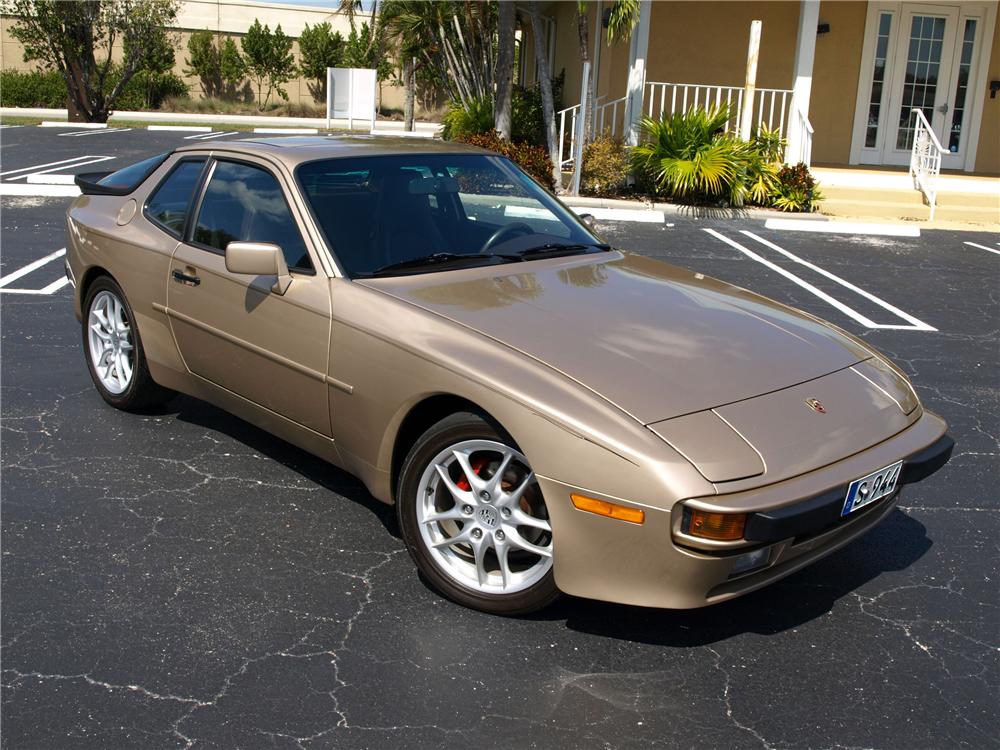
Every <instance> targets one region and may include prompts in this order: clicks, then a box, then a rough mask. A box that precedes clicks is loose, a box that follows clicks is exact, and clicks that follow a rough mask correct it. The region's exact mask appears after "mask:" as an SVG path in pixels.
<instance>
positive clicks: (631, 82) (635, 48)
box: [625, 0, 653, 146]
mask: <svg viewBox="0 0 1000 750" xmlns="http://www.w3.org/2000/svg"><path fill="white" fill-rule="evenodd" d="M652 5H653V4H652V2H651V1H650V0H641V2H640V3H639V22H638V23H637V24H636V25H635V28H634V29H632V40H631V43H630V44H629V69H628V94H627V95H626V99H625V130H626V132H625V135H626V139H627V143H628V145H630V146H635V145H637V144H638V143H639V121H640V120H641V119H642V96H643V93H644V91H645V88H646V55H647V53H648V52H649V17H650V15H651V13H652V10H653V8H652Z"/></svg>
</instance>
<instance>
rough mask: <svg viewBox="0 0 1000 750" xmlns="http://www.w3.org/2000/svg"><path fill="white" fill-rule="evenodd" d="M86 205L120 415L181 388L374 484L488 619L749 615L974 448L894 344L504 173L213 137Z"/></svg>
mask: <svg viewBox="0 0 1000 750" xmlns="http://www.w3.org/2000/svg"><path fill="white" fill-rule="evenodd" d="M77 184H78V185H79V186H80V188H81V193H82V194H81V196H80V197H79V198H77V199H75V200H74V202H73V203H72V205H71V206H70V208H69V211H68V217H67V227H68V236H69V240H68V245H67V255H66V273H67V275H68V277H69V279H70V281H71V282H72V284H73V286H74V289H75V296H74V304H75V312H76V316H77V318H78V319H79V320H80V321H81V323H82V334H83V349H84V353H85V360H86V364H87V367H88V369H89V371H90V375H91V377H92V378H93V381H94V385H95V386H96V388H97V391H98V392H99V393H100V395H101V396H102V397H103V398H104V400H105V401H106V402H107V403H109V404H110V405H112V406H114V407H117V408H119V409H125V410H130V411H132V410H136V411H141V410H143V409H148V408H150V407H152V406H154V405H156V404H157V403H160V402H163V401H165V400H167V399H169V398H170V397H171V396H172V395H173V394H175V393H176V392H182V393H185V394H188V395H190V396H193V397H196V398H198V399H203V400H205V401H208V402H211V403H213V404H215V405H217V406H219V407H221V408H223V409H225V410H228V411H230V412H232V413H233V414H236V415H238V416H239V417H241V418H243V419H245V420H247V421H249V422H251V423H253V424H255V425H258V426H259V427H261V428H262V429H264V430H266V431H268V432H270V433H273V434H274V435H275V436H277V437H279V438H282V439H284V440H287V441H289V442H291V443H293V444H295V445H297V446H300V447H301V448H303V449H305V450H306V451H309V452H311V453H313V454H315V455H317V456H320V457H322V458H323V459H325V460H326V461H328V462H329V463H330V464H333V465H334V466H337V467H341V468H342V469H345V470H346V471H348V472H351V473H353V474H355V475H356V476H358V477H359V478H360V479H361V480H362V481H363V482H364V484H365V485H366V487H367V488H368V490H369V491H370V492H371V494H372V495H374V496H375V497H376V498H378V499H379V500H381V501H384V502H386V503H392V504H395V507H396V509H397V516H398V521H399V527H400V529H401V532H402V536H403V538H404V540H405V544H406V547H407V548H408V550H409V553H410V555H411V556H412V558H413V561H414V563H415V564H416V567H417V568H418V569H419V570H420V572H422V573H423V575H424V577H425V579H426V581H428V582H429V583H430V584H431V585H432V586H433V587H434V588H435V589H437V591H439V592H440V593H441V594H443V595H444V596H446V597H449V598H450V599H452V600H454V601H456V602H459V603H461V604H464V605H467V606H470V607H475V608H478V609H481V610H485V611H489V612H493V613H498V614H508V615H514V614H522V613H526V612H530V611H533V610H536V609H539V608H542V607H545V606H546V605H548V604H550V603H551V602H552V601H554V600H555V599H556V597H558V596H559V594H560V593H566V594H571V595H576V596H580V597H589V598H593V599H601V600H607V601H612V602H623V603H628V604H636V605H645V606H652V607H665V608H693V607H701V606H704V605H708V604H713V603H716V602H721V601H725V600H727V599H731V598H733V597H736V596H739V595H741V594H745V593H747V592H749V591H753V590H754V589H757V588H760V587H761V586H764V585H766V584H768V583H771V582H772V581H775V580H777V579H779V578H782V577H783V576H787V575H788V574H790V573H792V572H793V571H796V570H798V569H800V568H802V567H803V566H806V565H808V564H809V563H811V562H813V561H815V560H817V559H819V558H821V557H823V556H825V555H829V554H830V553H831V552H833V551H834V550H836V549H838V548H840V547H842V546H844V545H845V544H847V543H848V542H850V541H851V540H852V539H855V538H856V537H858V536H859V535H861V534H863V533H865V532H866V531H868V530H869V529H871V528H872V527H873V526H875V525H876V524H878V523H879V521H881V520H882V519H884V518H885V517H886V516H887V515H888V514H889V513H890V512H891V511H892V510H893V508H894V506H895V504H896V502H897V500H898V498H899V495H900V491H901V488H902V487H903V486H904V485H906V484H909V483H912V482H916V481H919V480H920V479H923V478H924V477H926V476H928V475H929V474H931V473H933V472H934V471H936V470H937V469H938V468H940V467H941V466H942V465H943V464H944V463H945V462H946V461H947V460H948V458H949V456H950V454H951V451H952V447H953V441H952V440H951V438H950V437H949V436H948V435H947V427H946V424H945V422H944V421H943V420H942V419H941V418H940V417H938V416H937V415H935V414H933V413H931V412H930V411H927V410H926V409H924V408H923V407H922V406H921V404H920V401H919V400H918V398H917V396H916V394H915V392H914V389H913V387H912V386H911V384H910V382H909V381H908V379H907V377H906V376H905V375H904V374H903V372H902V371H901V370H900V369H899V368H898V367H896V366H895V365H893V364H892V363H891V362H890V361H888V360H887V359H886V358H885V357H883V356H882V355H880V354H879V353H878V352H876V351H875V350H874V349H872V348H871V347H870V346H869V345H868V344H866V343H864V342H863V341H861V340H859V339H857V338H855V337H853V336H851V335H849V334H847V333H846V332H844V331H842V330H840V329H839V328H836V327H835V326H832V325H830V324H828V323H824V322H823V321H821V320H819V319H817V318H815V317H813V316H811V315H808V314H806V313H803V312H799V311H797V310H794V309H792V308H790V307H787V306H785V305H782V304H779V303H777V302H774V301H771V300H769V299H766V298H764V297H762V296H760V295H758V294H755V293H753V292H751V291H747V290H745V289H741V288H738V287H735V286H732V285H730V284H727V283H724V282H722V281H719V280H715V279H712V278H709V277H706V276H704V275H702V274H700V273H697V272H695V271H690V270H685V269H683V268H679V267H675V266H672V265H668V264H666V263H662V262H659V261H656V260H652V259H649V258H646V257H642V256H640V255H634V254H630V253H628V252H626V251H625V250H622V249H618V248H615V247H611V246H609V245H608V244H605V243H604V242H603V241H602V240H601V238H600V237H599V236H598V235H597V234H596V233H595V230H594V229H593V227H592V221H590V220H589V219H588V217H587V216H583V217H578V216H577V215H576V214H575V213H574V212H572V211H571V210H569V209H568V208H567V207H566V206H564V205H563V204H562V203H561V202H560V201H559V200H558V199H557V198H556V197H554V196H553V195H552V194H551V193H550V192H548V191H547V190H546V189H544V188H543V187H541V186H540V185H539V184H538V183H536V182H535V181H534V180H533V179H531V178H530V177H529V176H527V175H526V174H525V173H524V172H523V171H522V170H521V169H519V168H518V167H517V166H516V165H515V164H514V163H512V162H511V161H509V160H507V159H505V158H503V157H501V156H499V155H497V154H494V153H491V152H488V151H484V150H480V149H477V148H473V147H469V146H464V145H459V144H454V143H445V142H440V141H424V140H415V139H402V138H385V137H372V136H346V137H324V136H316V137H285V138H272V139H250V140H239V141H229V142H218V141H213V142H211V143H195V144H193V145H190V146H185V147H183V148H179V149H177V150H175V151H172V152H170V153H167V154H162V155H160V156H156V157H154V158H151V159H147V160H145V161H143V162H140V163H138V164H135V165H132V166H129V167H126V168H125V169H122V170H119V171H117V172H113V173H110V174H108V173H99V174H88V175H81V176H79V177H78V178H77Z"/></svg>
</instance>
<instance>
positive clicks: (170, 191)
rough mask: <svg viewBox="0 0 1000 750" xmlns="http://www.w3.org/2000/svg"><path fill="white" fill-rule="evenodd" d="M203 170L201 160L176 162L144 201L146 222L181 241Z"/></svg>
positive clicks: (203, 161) (202, 159)
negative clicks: (147, 220) (157, 226)
mask: <svg viewBox="0 0 1000 750" xmlns="http://www.w3.org/2000/svg"><path fill="white" fill-rule="evenodd" d="M204 167H205V159H204V158H197V159H185V160H184V161H181V162H178V163H177V166H175V167H174V168H173V169H172V170H171V171H170V174H168V175H167V176H166V177H165V178H164V179H163V182H161V183H160V184H159V186H158V187H157V188H156V190H154V191H153V193H152V195H150V196H149V200H147V201H146V216H147V218H149V220H150V221H152V222H153V223H155V224H159V225H160V226H161V227H162V228H163V229H165V230H167V231H168V232H169V233H170V234H172V235H174V236H175V237H178V238H180V237H181V235H183V233H184V225H185V223H186V222H187V216H188V211H189V210H190V206H191V197H192V195H193V193H194V189H195V187H197V185H198V180H199V178H200V177H201V171H202V169H203V168H204Z"/></svg>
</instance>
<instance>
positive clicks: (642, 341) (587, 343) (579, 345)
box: [360, 252, 871, 424]
mask: <svg viewBox="0 0 1000 750" xmlns="http://www.w3.org/2000/svg"><path fill="white" fill-rule="evenodd" d="M360 283H364V284H366V285H370V286H373V287H376V288H378V289H380V290H381V291H383V292H386V293H388V294H391V295H393V296H395V297H397V298H398V299H401V300H404V301H407V302H409V303H412V304H414V305H417V306H419V307H421V308H423V309H425V310H428V311H430V312H433V313H436V314H438V315H442V316H444V317H446V318H448V319H450V320H453V321H455V322H457V323H460V324H462V325H464V326H467V327H469V328H472V329H474V330H476V331H479V332H480V333H482V334H484V335H486V336H489V337H491V338H493V339H495V340H497V341H499V342H502V343H503V344H506V345H507V346H510V347H512V348H514V349H517V350H519V351H521V352H523V353H525V354H527V355H529V356H531V357H534V358H535V359H537V360H539V361H541V362H543V363H545V364H546V365H548V366H550V367H552V368H555V369H556V370H559V371H560V372H562V373H564V374H565V375H567V376H568V377H570V378H573V379H574V380H576V381H578V382H580V383H581V384H583V385H584V386H586V387H588V388H590V389H592V390H593V391H595V392H596V393H597V394H599V395H601V396H602V397H604V398H605V399H607V400H609V401H611V402H612V403H614V404H616V405H617V406H618V407H619V408H621V409H623V410H625V411H626V412H628V413H629V414H631V415H632V416H634V417H635V418H636V419H638V420H640V421H641V422H643V423H644V424H648V423H651V422H655V421H658V420H663V419H669V418H670V417H674V416H678V415H681V414H688V413H691V412H696V411H701V410H702V409H708V408H712V407H715V406H720V405H723V404H728V403H733V402H735V401H740V400H743V399H746V398H751V397H753V396H758V395H760V394H763V393H768V392H771V391H775V390H778V389H780V388H787V387H789V386H792V385H795V384H797V383H802V382H804V381H806V380H811V379H813V378H817V377H820V376H822V375H825V374H827V373H830V372H833V371H835V370H839V369H841V368H843V367H848V366H850V365H852V364H854V363H856V362H858V361H861V360H863V359H866V358H868V357H869V356H871V353H870V352H868V351H867V350H866V349H864V348H863V347H862V346H861V345H859V344H858V343H856V342H855V341H852V340H851V339H850V338H848V337H846V336H844V335H843V334H841V333H840V332H838V331H837V330H835V329H833V328H831V327H828V326H826V325H823V324H822V323H820V322H818V321H816V320H814V319H813V318H810V317H808V316H806V315H804V314H802V313H799V312H796V311H794V310H792V309H790V308H787V307H785V306H783V305H780V304H778V303H776V302H772V301H771V300H768V299H765V298H763V297H760V296H758V295H756V294H753V293H751V292H748V291H746V290H743V289H740V288H737V287H733V286H730V285H728V284H725V283H723V282H720V281H718V280H715V279H710V278H706V277H704V276H702V275H701V274H695V273H692V272H690V271H686V270H683V269H680V268H677V267H675V266H671V265H668V264H666V263H662V262H660V261H656V260H652V259H649V258H644V257H641V256H637V255H623V254H621V253H618V252H611V253H601V254H599V255H585V256H576V257H569V258H560V259H554V260H540V261H533V262H530V263H513V264H505V265H501V266H491V267H480V268H473V269H463V270H458V271H446V272H441V273H430V274H424V275H418V276H405V277H397V278H388V279H378V280H370V281H364V282H360Z"/></svg>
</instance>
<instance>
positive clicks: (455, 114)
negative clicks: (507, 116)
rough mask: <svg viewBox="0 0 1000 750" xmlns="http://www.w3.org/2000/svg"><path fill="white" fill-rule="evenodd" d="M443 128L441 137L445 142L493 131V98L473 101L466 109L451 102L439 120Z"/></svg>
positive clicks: (458, 103)
mask: <svg viewBox="0 0 1000 750" xmlns="http://www.w3.org/2000/svg"><path fill="white" fill-rule="evenodd" d="M441 122H442V123H443V125H444V127H443V128H442V129H441V137H442V138H444V139H445V140H446V141H461V140H463V139H465V138H468V137H470V136H474V135H485V134H486V133H489V132H490V131H491V130H493V97H491V96H483V97H480V98H478V99H473V100H472V101H471V102H470V103H469V106H468V107H465V106H463V105H462V103H461V102H452V103H451V105H450V106H449V107H448V111H447V112H446V113H445V115H444V117H443V118H441Z"/></svg>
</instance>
